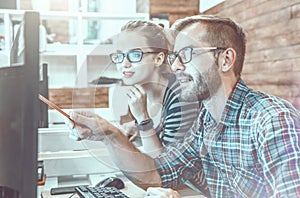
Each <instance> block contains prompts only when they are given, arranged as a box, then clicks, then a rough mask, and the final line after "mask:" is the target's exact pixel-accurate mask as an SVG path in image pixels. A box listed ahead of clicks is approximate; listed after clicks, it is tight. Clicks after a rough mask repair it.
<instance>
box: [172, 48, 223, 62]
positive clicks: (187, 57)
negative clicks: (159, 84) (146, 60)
mask: <svg viewBox="0 0 300 198" xmlns="http://www.w3.org/2000/svg"><path fill="white" fill-rule="evenodd" d="M225 49H226V48H224V47H199V48H192V47H184V48H182V49H181V50H179V51H178V52H173V53H170V54H168V55H167V61H168V64H169V65H170V66H172V64H173V63H174V62H175V60H176V58H177V57H178V59H179V61H180V63H182V64H186V63H189V62H191V60H192V55H193V54H203V53H206V52H211V51H214V50H225Z"/></svg>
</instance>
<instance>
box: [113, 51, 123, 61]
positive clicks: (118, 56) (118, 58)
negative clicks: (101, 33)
mask: <svg viewBox="0 0 300 198" xmlns="http://www.w3.org/2000/svg"><path fill="white" fill-rule="evenodd" d="M110 59H111V61H112V62H113V63H122V62H123V59H124V54H122V53H112V54H110Z"/></svg>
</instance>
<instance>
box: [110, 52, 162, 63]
mask: <svg viewBox="0 0 300 198" xmlns="http://www.w3.org/2000/svg"><path fill="white" fill-rule="evenodd" d="M155 53H159V52H143V51H142V50H131V51H129V52H127V53H111V54H110V55H109V56H110V59H111V61H112V62H113V63H116V64H118V63H122V62H123V61H124V58H125V57H126V58H127V60H128V61H129V62H130V63H138V62H140V61H141V60H142V58H143V55H144V54H155Z"/></svg>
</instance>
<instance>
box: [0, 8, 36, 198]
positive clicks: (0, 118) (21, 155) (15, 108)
mask: <svg viewBox="0 0 300 198" xmlns="http://www.w3.org/2000/svg"><path fill="white" fill-rule="evenodd" d="M23 22H24V23H22V24H23V28H24V31H23V32H24V34H20V37H23V39H16V40H15V42H19V41H20V40H23V42H24V43H23V44H24V48H23V55H24V56H23V57H24V60H23V61H21V63H20V64H14V65H10V66H8V67H1V68H0V97H1V99H0V158H1V160H0V195H1V197H3V198H21V197H22V198H27V197H28V198H29V197H30V198H34V197H36V196H37V133H38V116H39V115H38V82H39V24H40V19H39V14H38V13H37V12H25V14H24V19H23Z"/></svg>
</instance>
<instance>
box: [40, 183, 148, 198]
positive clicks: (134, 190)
mask: <svg viewBox="0 0 300 198" xmlns="http://www.w3.org/2000/svg"><path fill="white" fill-rule="evenodd" d="M121 191H122V192H123V193H124V194H126V195H127V196H128V197H134V198H144V197H145V191H144V190H143V189H141V188H139V187H137V186H136V185H134V184H133V183H132V182H129V181H128V182H125V188H124V189H122V190H121ZM70 196H72V194H63V195H50V191H49V190H46V191H42V194H41V197H42V198H69V197H70ZM72 198H79V196H78V195H74V196H72Z"/></svg>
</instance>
